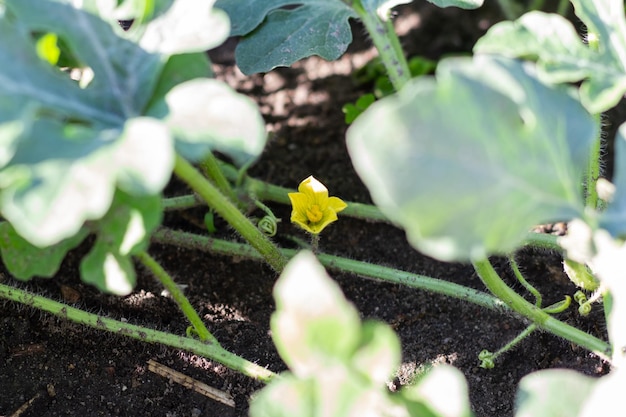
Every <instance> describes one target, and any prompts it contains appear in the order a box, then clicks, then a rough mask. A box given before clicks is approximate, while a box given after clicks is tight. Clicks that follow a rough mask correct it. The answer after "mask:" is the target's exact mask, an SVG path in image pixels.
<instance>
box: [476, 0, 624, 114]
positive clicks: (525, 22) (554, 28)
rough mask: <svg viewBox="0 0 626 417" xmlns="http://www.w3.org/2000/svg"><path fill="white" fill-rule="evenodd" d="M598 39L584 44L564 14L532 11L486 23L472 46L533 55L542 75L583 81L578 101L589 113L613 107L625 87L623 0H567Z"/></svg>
mask: <svg viewBox="0 0 626 417" xmlns="http://www.w3.org/2000/svg"><path fill="white" fill-rule="evenodd" d="M572 3H573V4H574V8H575V11H576V14H577V16H578V17H579V18H580V20H582V21H583V22H584V23H585V24H586V25H587V27H588V29H589V31H590V32H593V36H598V37H599V44H598V45H597V46H596V45H595V44H594V45H585V44H583V42H582V40H581V39H580V37H579V36H578V33H577V31H576V29H575V28H574V26H573V25H572V24H571V23H570V22H569V21H568V20H566V19H565V18H564V17H562V16H559V15H555V14H547V13H543V12H538V11H533V12H530V13H527V14H525V15H524V16H522V17H520V18H519V19H518V20H516V21H515V22H501V23H498V24H496V25H494V26H493V27H491V28H490V29H489V31H488V32H487V34H486V35H485V36H483V37H482V38H481V39H480V40H479V41H478V42H477V43H476V46H475V47H474V52H480V53H497V54H501V55H506V56H510V57H523V58H530V59H534V60H537V63H538V67H539V69H540V75H541V77H542V79H544V80H546V81H548V82H552V83H563V82H578V81H583V82H582V84H581V87H580V94H581V101H582V103H583V104H584V105H585V107H586V108H587V109H588V110H589V111H590V112H591V113H601V112H603V111H606V110H608V109H610V108H612V107H614V106H615V105H616V104H617V103H618V102H619V100H620V99H621V98H622V97H623V96H624V93H626V71H625V68H626V20H625V19H624V2H623V1H622V0H572Z"/></svg>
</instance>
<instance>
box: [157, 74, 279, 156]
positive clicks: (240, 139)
mask: <svg viewBox="0 0 626 417" xmlns="http://www.w3.org/2000/svg"><path fill="white" fill-rule="evenodd" d="M165 108H166V109H165ZM151 111H152V112H155V113H158V112H167V113H166V114H167V115H166V117H165V122H166V123H167V125H168V126H169V127H170V129H171V130H172V132H174V134H175V135H176V138H177V143H176V147H177V150H178V151H179V152H180V153H181V154H182V155H183V156H184V157H186V158H188V159H190V160H192V161H197V160H200V159H201V158H203V157H204V155H205V154H206V152H208V151H209V150H211V149H215V150H218V151H220V152H223V153H225V154H227V155H229V156H230V157H231V158H233V159H234V161H235V162H236V163H237V164H238V165H243V164H245V163H247V162H249V161H250V160H253V159H255V158H257V157H258V156H259V155H260V154H261V152H262V151H263V148H264V147H265V141H266V136H267V135H266V133H265V123H264V121H263V118H262V117H261V115H260V113H259V110H258V107H257V105H256V103H254V102H253V101H252V100H251V99H250V98H248V97H245V96H243V95H240V94H237V93H236V92H235V90H233V89H232V88H230V87H229V86H227V85H226V84H224V83H223V82H221V81H217V80H210V79H196V80H191V81H187V82H184V83H182V84H179V85H177V86H176V87H174V88H173V89H172V90H171V91H170V92H169V93H168V94H166V96H165V100H164V102H161V103H159V104H157V105H156V106H155V107H154V108H153V109H152V110H151Z"/></svg>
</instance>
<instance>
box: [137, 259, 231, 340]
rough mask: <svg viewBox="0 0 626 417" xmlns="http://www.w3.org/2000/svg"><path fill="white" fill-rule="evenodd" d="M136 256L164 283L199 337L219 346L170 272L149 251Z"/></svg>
mask: <svg viewBox="0 0 626 417" xmlns="http://www.w3.org/2000/svg"><path fill="white" fill-rule="evenodd" d="M135 258H136V259H137V260H138V261H139V262H141V263H142V264H143V265H144V266H145V267H146V268H148V269H149V270H150V271H151V272H152V274H153V275H154V276H155V277H156V278H157V279H158V280H159V281H160V282H161V284H163V286H164V287H165V289H166V290H167V291H169V293H170V295H171V296H172V298H173V299H174V301H176V304H178V307H179V308H180V309H181V311H182V312H183V314H184V315H185V317H187V319H188V320H189V322H191V325H192V326H193V327H194V329H195V331H196V333H197V334H198V337H199V338H200V340H202V341H209V342H211V343H213V344H215V345H217V346H219V345H220V344H219V342H218V341H217V339H216V338H215V336H213V335H212V334H211V332H210V331H209V329H207V328H206V326H205V325H204V322H203V321H202V319H201V318H200V316H199V315H198V313H197V312H196V310H195V309H194V308H193V306H192V305H191V303H190V302H189V300H188V299H187V297H185V294H183V292H182V291H181V289H180V288H179V287H178V285H176V283H175V282H174V280H173V279H172V277H171V276H170V274H168V273H167V272H166V271H165V269H163V267H162V266H161V265H160V264H159V263H158V262H157V261H155V260H154V258H152V257H151V256H150V255H149V254H148V253H147V252H145V251H142V252H139V253H138V254H136V255H135Z"/></svg>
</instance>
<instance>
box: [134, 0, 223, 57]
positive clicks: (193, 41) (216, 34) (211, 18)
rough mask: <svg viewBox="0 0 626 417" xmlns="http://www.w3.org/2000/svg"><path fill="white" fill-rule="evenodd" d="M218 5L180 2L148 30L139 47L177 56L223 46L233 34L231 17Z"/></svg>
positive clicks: (156, 20)
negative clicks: (229, 19) (231, 33)
mask: <svg viewBox="0 0 626 417" xmlns="http://www.w3.org/2000/svg"><path fill="white" fill-rule="evenodd" d="M213 3H214V1H210V0H209V1H198V0H176V1H174V2H173V4H172V5H171V6H170V7H169V8H168V9H167V10H166V11H165V12H164V13H163V14H161V15H160V16H158V17H156V18H155V19H154V20H152V21H151V22H150V23H149V24H148V25H147V26H146V30H145V32H144V34H143V36H142V38H141V41H140V42H139V44H140V45H141V46H142V47H143V48H144V49H146V50H147V51H151V52H159V53H162V54H164V55H175V54H183V53H191V52H204V51H206V50H208V49H211V48H215V47H216V46H219V45H220V44H221V43H222V42H224V41H225V40H226V38H227V37H228V34H229V31H230V23H229V21H228V16H227V15H226V13H224V12H223V11H222V10H217V9H214V8H213Z"/></svg>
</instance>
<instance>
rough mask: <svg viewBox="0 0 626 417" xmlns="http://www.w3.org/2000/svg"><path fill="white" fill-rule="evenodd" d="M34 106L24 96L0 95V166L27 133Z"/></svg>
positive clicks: (5, 161) (2, 165) (13, 153)
mask: <svg viewBox="0 0 626 417" xmlns="http://www.w3.org/2000/svg"><path fill="white" fill-rule="evenodd" d="M35 114H36V106H34V105H29V103H28V100H26V99H24V98H16V99H10V98H9V97H4V96H0V168H2V167H4V166H5V165H6V164H7V162H9V161H10V160H11V158H13V156H14V155H15V151H16V149H17V147H18V144H19V141H20V139H21V138H22V136H23V135H25V134H27V133H28V130H29V128H30V125H31V124H32V122H33V119H34V118H35Z"/></svg>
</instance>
